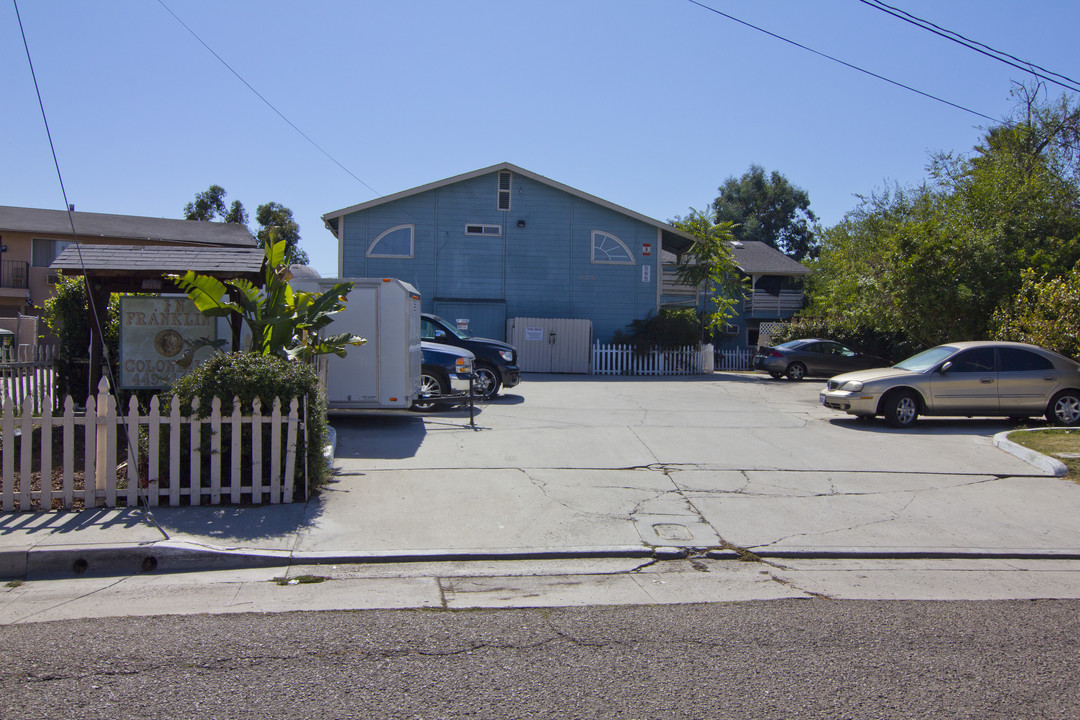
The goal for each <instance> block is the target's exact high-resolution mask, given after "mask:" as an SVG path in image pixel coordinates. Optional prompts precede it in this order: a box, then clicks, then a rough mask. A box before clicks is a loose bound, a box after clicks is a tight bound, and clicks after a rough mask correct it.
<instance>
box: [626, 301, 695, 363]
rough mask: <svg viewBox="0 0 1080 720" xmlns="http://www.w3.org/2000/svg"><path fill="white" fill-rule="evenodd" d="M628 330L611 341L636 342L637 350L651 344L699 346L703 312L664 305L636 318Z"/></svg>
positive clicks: (648, 346) (644, 350) (627, 343)
mask: <svg viewBox="0 0 1080 720" xmlns="http://www.w3.org/2000/svg"><path fill="white" fill-rule="evenodd" d="M628 329H629V330H630V332H629V333H624V332H616V333H615V337H614V338H613V340H612V342H614V343H615V344H617V345H633V346H634V350H635V351H636V352H638V353H646V352H648V351H649V350H651V349H652V348H680V347H686V346H687V345H693V346H695V347H696V346H697V345H698V344H699V343H700V342H701V316H700V315H698V313H697V311H696V310H694V309H693V308H661V309H660V312H659V314H657V315H652V314H650V315H649V316H648V317H646V318H644V319H642V320H635V321H633V322H632V323H630V325H629V326H628Z"/></svg>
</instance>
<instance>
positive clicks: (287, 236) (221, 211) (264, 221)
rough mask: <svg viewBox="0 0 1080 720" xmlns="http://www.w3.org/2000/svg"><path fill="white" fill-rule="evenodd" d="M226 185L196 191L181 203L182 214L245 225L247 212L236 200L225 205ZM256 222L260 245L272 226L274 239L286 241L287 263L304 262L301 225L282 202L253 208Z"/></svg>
mask: <svg viewBox="0 0 1080 720" xmlns="http://www.w3.org/2000/svg"><path fill="white" fill-rule="evenodd" d="M226 195H228V193H227V192H225V188H223V187H221V186H220V185H211V186H210V187H209V188H207V189H206V190H204V191H203V192H201V193H198V194H196V195H195V199H194V200H193V201H191V202H189V203H188V204H187V205H185V206H184V218H185V219H187V220H205V221H214V220H217V221H221V222H227V223H237V224H240V225H245V226H246V225H247V223H248V213H247V210H245V209H244V206H243V204H242V203H241V202H240V201H239V200H234V201H233V202H232V205H229V206H227V207H226V205H225V196H226ZM255 222H257V223H259V229H258V230H257V231H256V232H255V240H256V242H257V243H258V245H259V247H261V248H265V247H266V246H267V243H268V242H269V241H270V240H269V239H270V231H271V230H274V231H275V233H276V235H275V236H276V237H277V239H278V240H279V241H280V240H284V241H285V243H286V245H285V247H286V257H287V260H288V264H293V263H297V264H301V265H304V264H307V262H308V260H309V258H308V254H307V253H306V252H304V251H303V250H301V249H300V226H299V225H298V224H297V222H296V220H295V219H294V218H293V212H292V210H290V209H289V208H287V207H285V206H284V205H282V204H281V203H277V202H273V201H271V202H268V203H266V204H264V205H259V206H258V207H257V208H256V209H255Z"/></svg>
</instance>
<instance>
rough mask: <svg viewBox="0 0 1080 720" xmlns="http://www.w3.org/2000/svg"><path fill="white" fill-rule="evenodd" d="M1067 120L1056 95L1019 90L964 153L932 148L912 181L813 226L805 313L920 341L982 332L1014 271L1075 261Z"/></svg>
mask: <svg viewBox="0 0 1080 720" xmlns="http://www.w3.org/2000/svg"><path fill="white" fill-rule="evenodd" d="M1078 119H1080V108H1077V107H1076V106H1074V105H1073V104H1072V103H1071V102H1070V101H1068V100H1063V101H1062V102H1060V103H1055V104H1051V103H1045V102H1035V103H1034V104H1033V99H1032V98H1031V97H1030V96H1028V95H1026V94H1022V96H1021V100H1020V102H1019V105H1018V111H1017V112H1016V113H1015V114H1014V116H1013V117H1012V118H1010V119H1008V120H1006V121H1005V122H1003V123H1002V124H1001V125H1000V126H997V127H993V128H990V129H989V130H987V132H986V133H985V135H984V137H983V139H982V141H981V142H980V144H979V145H977V146H976V147H975V148H974V152H972V153H971V154H970V155H955V154H951V153H941V154H938V155H936V156H934V157H933V158H932V161H931V164H930V177H929V178H928V179H927V181H926V182H924V183H923V184H922V185H920V186H918V187H915V188H911V189H907V190H897V191H895V192H891V193H885V194H881V195H876V196H871V197H870V198H866V199H864V200H863V202H862V204H861V205H860V206H859V207H858V208H857V209H856V210H854V211H852V212H851V213H848V215H847V216H846V217H845V218H844V220H843V221H842V222H840V223H839V224H838V225H836V226H835V227H832V228H829V229H827V230H826V231H824V232H823V233H822V251H821V254H820V257H819V259H818V260H817V261H816V262H815V263H813V269H814V274H813V275H812V276H811V282H810V285H809V293H808V295H809V298H810V305H809V309H808V313H809V314H813V315H816V316H818V317H824V318H830V319H843V320H846V321H849V322H852V323H857V324H860V325H862V326H864V327H872V328H874V329H877V330H880V331H884V332H900V333H903V334H904V335H906V336H908V337H910V338H912V339H913V340H915V341H917V342H918V343H920V344H923V345H932V344H936V343H940V342H946V341H956V340H971V339H984V338H985V337H987V336H988V334H989V333H990V332H991V330H992V329H993V328H992V322H991V319H992V317H993V316H994V313H995V311H996V310H997V309H998V308H999V307H1001V306H1002V305H1003V304H1005V303H1008V302H1009V300H1010V299H1011V298H1013V297H1014V296H1015V295H1016V294H1017V292H1019V290H1020V288H1021V284H1022V281H1023V278H1024V277H1025V271H1026V270H1028V269H1031V271H1032V272H1033V273H1034V277H1038V278H1042V279H1043V280H1049V279H1052V278H1054V277H1058V276H1060V275H1062V274H1063V273H1065V272H1067V271H1068V269H1070V268H1072V267H1074V266H1075V264H1076V262H1077V261H1078V260H1080V202H1078V200H1077V198H1078V197H1080V174H1078V173H1076V172H1075V170H1076V157H1077V152H1076V151H1077V150H1078V149H1080V142H1078V139H1080V135H1077V134H1076V133H1075V129H1076V127H1077V126H1078V123H1077V120H1078ZM1078 330H1080V328H1078Z"/></svg>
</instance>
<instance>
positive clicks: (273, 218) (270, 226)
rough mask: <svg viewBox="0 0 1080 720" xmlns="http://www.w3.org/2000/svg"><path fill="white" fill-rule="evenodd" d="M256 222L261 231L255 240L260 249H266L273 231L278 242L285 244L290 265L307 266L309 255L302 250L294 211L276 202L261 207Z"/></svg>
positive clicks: (257, 210)
mask: <svg viewBox="0 0 1080 720" xmlns="http://www.w3.org/2000/svg"><path fill="white" fill-rule="evenodd" d="M255 222H257V223H259V231H258V232H257V233H255V239H256V240H258V241H259V247H266V246H267V244H268V243H269V242H270V235H271V230H273V234H274V236H275V237H277V239H278V241H281V242H284V243H285V254H286V256H287V259H288V262H289V263H290V264H299V265H306V264H307V262H308V254H307V253H306V252H304V251H303V250H301V249H300V226H299V225H297V224H296V220H294V219H293V213H292V210H290V209H289V208H287V207H285V206H284V205H282V204H280V203H276V202H272V201H271V202H268V203H266V204H265V205H260V206H259V207H258V208H256V210H255Z"/></svg>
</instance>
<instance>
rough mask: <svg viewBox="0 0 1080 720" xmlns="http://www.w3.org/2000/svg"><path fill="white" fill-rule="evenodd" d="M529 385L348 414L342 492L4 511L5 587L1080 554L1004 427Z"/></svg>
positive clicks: (741, 394) (723, 396)
mask: <svg viewBox="0 0 1080 720" xmlns="http://www.w3.org/2000/svg"><path fill="white" fill-rule="evenodd" d="M515 392H520V395H513V396H505V397H504V398H501V399H500V400H499V401H496V402H495V403H493V404H491V405H488V406H486V407H485V408H483V412H482V413H481V414H480V415H479V416H478V418H477V427H478V429H473V428H471V427H470V426H469V423H468V418H467V415H465V414H464V413H461V412H457V411H454V412H449V413H442V414H432V415H427V416H419V415H414V414H410V415H395V416H390V417H387V416H378V415H373V416H370V417H360V418H352V419H343V420H338V421H335V426H336V427H337V430H338V446H337V453H336V461H335V466H336V469H337V473H338V474H337V478H336V481H335V482H333V483H332V484H330V485H329V486H327V487H326V488H325V489H324V490H323V491H322V492H321V493H320V494H319V495H318V496H317V497H315V498H314V499H312V500H311V501H309V502H307V503H296V504H292V505H277V506H265V507H231V506H219V507H207V506H203V507H192V508H157V509H155V510H154V511H153V513H147V512H146V511H144V510H141V509H120V510H108V511H107V510H87V511H84V512H79V513H33V514H31V513H26V514H22V513H4V514H0V577H3V578H21V577H30V578H36V577H50V576H62V577H63V576H66V577H72V576H74V575H76V574H86V575H94V574H111V575H127V574H137V573H142V572H170V571H190V570H212V569H236V568H258V567H273V566H288V565H313V564H324V563H333V564H348V563H372V562H384V563H385V562H410V561H432V560H436V561H437V560H465V559H487V560H497V559H547V558H557V559H561V558H565V559H569V558H641V559H643V561H646V562H647V561H648V560H649V559H653V558H657V559H664V558H678V557H686V556H687V555H691V556H693V555H705V556H707V557H711V558H732V559H735V558H739V557H740V556H745V555H747V554H752V555H754V556H758V557H764V558H852V559H860V558H911V557H918V558H942V559H947V558H964V559H973V558H1006V559H1007V558H1017V559H1020V558H1025V559H1034V558H1052V559H1080V526H1078V525H1077V523H1076V522H1075V517H1076V508H1077V507H1078V506H1080V486H1077V485H1075V484H1073V483H1069V482H1065V481H1062V480H1060V479H1058V478H1056V477H1053V476H1052V475H1050V474H1048V473H1047V472H1046V471H1045V470H1044V469H1041V468H1039V467H1035V466H1033V465H1031V464H1029V463H1028V462H1025V461H1024V460H1021V459H1020V458H1017V457H1014V456H1012V455H1009V454H1007V453H1006V452H1003V451H1002V450H1001V449H999V448H997V447H995V446H994V441H993V435H994V432H993V431H994V430H995V429H996V428H998V427H999V426H1000V425H1002V423H997V424H996V425H995V424H992V423H991V424H988V423H986V422H982V423H980V422H979V421H966V422H965V421H952V422H946V423H937V424H934V423H924V425H923V427H922V428H921V429H920V430H919V431H918V432H902V433H896V432H889V431H886V430H885V429H884V428H883V427H882V428H880V429H878V428H876V427H871V428H870V429H869V430H867V429H865V428H864V427H862V426H858V425H855V424H854V423H848V422H846V421H840V422H837V421H836V420H835V418H834V416H833V415H831V414H829V413H828V412H827V411H823V410H822V409H821V408H820V407H818V406H817V405H816V404H814V403H813V399H812V396H813V395H814V394H816V392H817V384H816V383H803V384H796V383H787V384H777V383H760V382H756V381H752V382H751V381H746V380H745V379H740V380H737V381H735V380H727V379H725V378H715V379H711V380H708V381H704V382H697V383H694V382H678V381H676V382H674V383H673V382H667V383H665V382H662V381H653V382H650V381H641V382H635V381H633V380H630V381H626V382H619V381H611V380H604V381H596V380H593V379H592V378H588V379H586V380H582V379H581V378H576V377H575V378H556V377H555V376H546V377H542V378H541V379H540V381H539V382H538V381H537V379H535V378H534V379H532V382H528V379H527V382H526V383H525V384H524V385H523V386H522V388H521V389H520V391H519V389H517V388H515ZM762 393H767V394H768V395H767V398H768V402H767V403H762V401H761V397H762ZM522 396H526V400H525V401H524V402H523V401H522ZM804 396H805V397H804ZM567 397H573V398H574V404H575V407H574V408H566V407H565V404H566V403H567ZM822 468H827V469H822Z"/></svg>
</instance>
